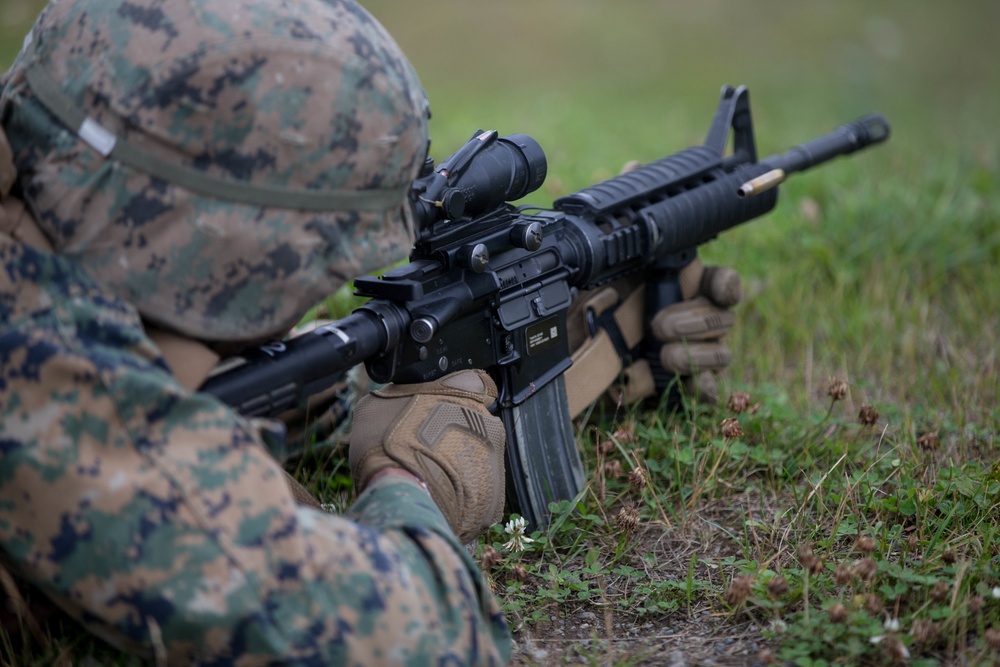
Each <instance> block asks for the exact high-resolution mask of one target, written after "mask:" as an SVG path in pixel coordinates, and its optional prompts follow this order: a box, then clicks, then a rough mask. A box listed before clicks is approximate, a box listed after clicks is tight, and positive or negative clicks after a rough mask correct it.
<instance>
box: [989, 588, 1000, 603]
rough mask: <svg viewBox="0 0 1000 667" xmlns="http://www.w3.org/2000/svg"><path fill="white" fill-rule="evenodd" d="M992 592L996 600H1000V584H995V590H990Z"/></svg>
mask: <svg viewBox="0 0 1000 667" xmlns="http://www.w3.org/2000/svg"><path fill="white" fill-rule="evenodd" d="M990 594H991V595H992V596H993V599H994V600H1000V586H994V587H993V590H992V591H990Z"/></svg>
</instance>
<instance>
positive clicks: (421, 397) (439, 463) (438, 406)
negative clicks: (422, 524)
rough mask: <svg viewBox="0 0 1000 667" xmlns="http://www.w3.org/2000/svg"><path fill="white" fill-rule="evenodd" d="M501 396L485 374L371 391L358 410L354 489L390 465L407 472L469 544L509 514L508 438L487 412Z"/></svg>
mask: <svg viewBox="0 0 1000 667" xmlns="http://www.w3.org/2000/svg"><path fill="white" fill-rule="evenodd" d="M496 398H497V388H496V385H495V384H494V382H493V379H492V378H490V376H489V375H488V374H487V373H485V372H484V371H479V370H465V371H458V372H456V373H451V374H450V375H446V376H444V377H442V378H439V379H437V380H434V381H433V382H426V383H420V384H390V385H388V386H386V387H384V388H382V389H379V390H376V391H373V392H371V393H370V394H368V395H367V396H365V397H364V398H362V399H361V400H360V401H358V404H357V406H356V407H355V411H354V425H353V429H352V431H351V444H350V463H351V476H352V477H353V479H354V484H355V487H356V488H357V489H358V491H361V490H363V489H364V488H365V486H366V485H367V484H368V483H369V481H371V479H372V477H373V476H374V475H375V474H376V473H378V472H379V471H381V470H385V469H386V468H404V469H406V470H408V471H409V472H411V473H413V474H414V475H416V476H417V477H418V478H420V480H421V481H423V482H424V484H426V485H427V488H428V490H429V491H430V494H431V497H432V498H433V499H434V502H435V503H437V505H438V507H439V508H440V509H441V512H442V513H443V514H444V516H445V518H446V519H447V520H448V524H449V525H450V526H451V528H452V530H453V531H454V532H455V534H456V535H457V536H458V539H459V540H460V541H461V542H462V544H468V543H469V542H471V541H472V540H474V539H475V538H476V537H478V536H479V535H480V534H482V533H483V532H485V531H486V530H487V529H488V528H489V527H490V526H492V525H493V524H495V523H498V522H499V521H500V520H501V518H502V516H503V507H504V491H505V480H504V439H505V434H504V428H503V422H502V421H501V420H500V419H499V418H498V417H494V416H493V415H491V414H490V413H489V411H488V410H487V407H488V406H490V405H492V404H493V402H494V401H495V400H496Z"/></svg>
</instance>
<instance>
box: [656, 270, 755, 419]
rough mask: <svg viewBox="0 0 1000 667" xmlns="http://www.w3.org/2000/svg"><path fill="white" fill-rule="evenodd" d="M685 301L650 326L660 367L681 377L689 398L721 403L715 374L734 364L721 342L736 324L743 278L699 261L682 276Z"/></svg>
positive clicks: (660, 313) (733, 271) (682, 273)
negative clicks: (736, 307) (658, 345)
mask: <svg viewBox="0 0 1000 667" xmlns="http://www.w3.org/2000/svg"><path fill="white" fill-rule="evenodd" d="M679 282H680V286H681V295H682V300H681V301H679V302H677V303H674V304H671V305H669V306H667V307H666V308H663V309H662V310H660V311H658V312H657V313H655V314H654V315H653V318H652V321H651V323H650V328H651V330H652V332H653V335H654V336H655V337H656V339H657V340H658V341H659V342H661V343H663V346H662V347H661V348H660V364H661V365H662V366H663V368H664V369H665V370H666V371H667V372H670V373H676V374H677V375H679V376H680V377H681V380H682V382H683V383H684V390H685V392H687V394H688V395H692V396H695V397H696V398H698V399H699V400H701V401H704V402H707V403H717V402H718V400H719V389H718V383H717V381H716V376H717V374H718V372H719V371H721V370H723V369H724V368H726V366H728V365H729V363H730V362H731V361H732V353H731V352H730V351H729V348H727V347H726V346H725V344H724V343H723V342H722V340H721V339H722V337H723V336H725V335H726V334H727V333H728V332H729V330H730V329H732V327H733V324H734V323H735V321H736V317H735V315H734V314H733V312H732V310H730V308H732V307H733V306H735V305H736V304H737V303H739V301H740V299H741V298H742V295H743V290H742V286H741V283H740V277H739V274H738V273H736V271H735V270H733V269H730V268H727V267H721V266H709V267H706V266H704V265H703V264H702V263H701V260H699V259H695V260H694V261H693V262H691V263H690V264H688V265H687V266H686V267H684V268H683V269H682V270H681V272H680V276H679Z"/></svg>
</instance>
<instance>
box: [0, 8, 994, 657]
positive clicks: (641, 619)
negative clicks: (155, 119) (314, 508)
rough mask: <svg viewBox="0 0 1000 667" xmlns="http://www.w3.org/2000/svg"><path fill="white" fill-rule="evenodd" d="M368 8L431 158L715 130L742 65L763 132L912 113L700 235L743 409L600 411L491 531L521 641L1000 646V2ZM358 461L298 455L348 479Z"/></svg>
mask: <svg viewBox="0 0 1000 667" xmlns="http://www.w3.org/2000/svg"><path fill="white" fill-rule="evenodd" d="M8 4H9V3H8ZM369 6H370V8H371V9H372V11H373V12H374V13H375V14H376V16H378V17H379V18H381V19H382V20H383V21H384V22H385V23H386V25H387V27H388V28H389V29H390V31H391V32H392V33H393V34H394V35H395V36H396V37H397V39H398V40H399V41H400V43H401V45H402V46H403V48H404V50H405V51H406V52H407V53H408V54H409V55H410V57H411V59H412V60H413V61H414V63H415V65H416V67H417V69H418V71H419V72H420V73H421V76H422V77H423V81H424V84H425V86H426V88H427V89H428V92H429V96H430V98H431V102H432V107H433V109H434V114H435V115H434V118H433V120H432V135H433V137H434V144H433V153H434V155H435V157H437V158H438V159H440V158H442V157H444V156H445V155H447V154H448V153H450V152H451V151H452V150H454V149H455V148H457V147H458V146H459V145H460V144H461V143H462V142H463V141H464V140H465V139H466V138H467V137H468V136H469V135H470V134H471V132H472V131H473V130H474V129H476V128H477V127H484V128H496V129H498V130H500V131H501V133H513V132H525V133H527V134H530V135H532V136H534V137H535V138H536V139H538V140H539V142H540V143H541V144H542V146H543V147H544V148H545V150H546V153H547V155H548V158H549V174H550V176H549V178H548V180H547V182H546V184H545V186H544V187H543V188H542V190H541V191H540V192H538V193H536V194H535V195H533V196H532V197H531V198H530V200H531V201H533V202H535V203H541V204H547V203H548V202H550V201H551V200H552V199H553V198H554V197H557V196H559V195H562V194H565V193H567V192H572V191H573V190H575V189H578V188H580V187H583V186H585V185H588V184H590V183H592V182H594V181H596V180H599V179H602V178H606V177H608V176H610V175H612V174H614V173H616V172H617V170H618V167H619V166H620V165H622V164H623V163H624V162H626V161H627V160H630V159H634V158H636V159H640V160H651V159H655V158H657V157H661V156H663V155H666V154H669V153H672V152H674V151H676V150H679V149H681V148H683V147H685V146H688V145H691V144H694V143H697V142H699V141H701V139H702V138H703V136H704V133H705V131H706V130H707V128H708V124H709V121H710V119H711V113H712V112H713V111H714V107H715V103H716V94H717V91H718V89H719V87H720V86H721V85H722V84H723V83H734V84H736V83H745V84H748V85H749V87H750V90H751V96H752V106H753V110H754V119H755V126H756V130H757V140H758V147H759V150H760V152H761V153H762V154H764V155H767V154H770V153H773V152H777V151H780V150H783V149H784V148H786V147H787V146H789V145H791V144H794V143H798V142H800V141H803V140H805V139H807V138H810V137H812V136H815V135H817V134H819V133H822V132H825V131H827V130H829V129H830V128H832V127H833V126H835V125H836V124H838V123H839V122H842V121H844V120H848V119H850V118H853V117H855V116H858V115H861V114H863V113H866V112H868V111H880V112H882V113H884V114H885V115H886V116H887V117H888V119H889V120H890V122H891V123H892V125H893V136H892V138H891V139H890V141H889V142H888V143H887V144H886V145H884V146H882V147H879V148H877V149H874V150H871V151H870V152H866V153H862V154H858V155H856V156H853V157H852V158H850V159H840V160H838V161H836V162H834V163H830V164H829V165H826V166H824V167H822V168H820V169H817V170H816V171H815V172H812V173H808V174H803V175H800V176H797V177H795V178H794V179H792V180H790V181H789V182H788V183H787V184H786V185H784V186H782V195H781V201H780V203H779V206H778V209H777V210H776V211H775V212H774V213H772V214H771V215H769V216H767V217H766V218H764V219H761V220H757V221H754V222H752V223H750V224H747V225H744V226H742V227H740V228H737V229H734V230H732V231H730V232H727V233H726V234H724V235H723V236H722V237H721V238H720V240H718V241H716V242H713V243H710V244H708V245H707V246H705V247H704V248H703V249H702V256H703V257H704V258H705V260H706V261H707V262H711V263H723V264H727V265H730V266H734V267H736V268H737V269H738V270H739V271H740V273H741V274H742V276H743V278H744V284H745V287H746V292H747V296H746V298H745V300H744V302H743V303H742V304H740V305H739V306H738V307H737V326H736V328H735V329H734V331H733V333H732V334H731V335H730V337H729V339H728V343H729V345H730V347H731V348H732V349H733V351H734V363H733V365H732V367H731V368H730V369H729V371H728V372H727V375H726V378H725V380H724V391H723V395H724V396H729V395H731V394H734V393H735V392H745V393H746V394H748V395H749V405H750V406H751V407H750V409H748V410H745V411H742V412H736V411H734V410H732V409H730V408H728V407H726V406H724V405H723V406H719V407H717V408H711V409H710V408H705V407H703V406H698V405H694V404H687V405H686V407H685V409H684V410H683V411H682V412H680V413H678V414H666V413H664V412H662V411H659V410H655V409H653V410H650V409H641V410H640V409H637V408H634V407H624V408H619V409H615V408H614V406H610V407H608V406H604V407H602V408H601V409H597V410H595V411H593V412H592V413H590V415H589V416H588V418H587V419H585V420H582V421H581V422H579V423H578V425H577V427H578V429H579V439H580V444H581V448H582V451H583V452H584V455H585V463H586V467H587V470H588V473H589V481H588V485H587V487H586V489H585V492H584V493H583V494H582V496H581V497H580V499H579V501H578V502H575V503H563V504H562V505H561V506H560V507H558V508H557V509H558V513H557V520H556V521H555V522H554V523H553V525H552V526H551V527H550V528H549V529H548V530H547V531H545V532H541V533H536V534H535V535H533V536H532V537H533V538H534V541H533V542H530V543H527V544H526V545H525V549H524V550H523V551H517V552H515V551H512V550H510V549H505V548H504V544H505V543H506V542H507V541H508V540H509V539H510V536H509V535H508V534H506V533H505V532H504V531H503V528H502V526H498V527H496V528H494V530H493V532H491V534H490V535H488V536H487V537H486V538H484V539H483V540H482V541H481V543H480V545H479V550H478V555H479V556H480V557H481V558H482V559H483V562H484V571H485V572H486V573H487V575H488V577H489V578H490V581H491V582H492V584H493V586H494V590H495V591H496V592H497V594H498V596H499V597H500V599H501V601H502V603H503V604H504V607H505V609H506V612H507V617H508V620H509V621H510V623H511V625H512V627H513V629H514V630H515V635H516V638H517V641H518V652H517V655H516V659H515V660H516V662H517V663H519V664H562V663H564V662H579V663H582V664H622V665H626V664H639V663H642V662H643V661H646V662H648V663H652V664H662V663H665V662H669V660H670V659H671V653H672V652H673V651H677V650H682V651H683V652H684V654H683V655H685V656H686V657H687V659H688V660H689V661H692V662H693V661H695V660H698V659H704V660H708V659H711V660H715V661H716V662H717V664H727V663H733V664H748V663H749V664H752V663H754V662H757V663H763V664H767V663H769V662H772V661H773V662H774V663H775V664H782V663H784V664H794V665H803V666H806V665H833V664H849V665H867V664H872V665H874V664H885V663H890V664H912V665H937V664H941V665H953V664H954V665H957V664H991V663H993V662H994V661H995V660H997V659H998V658H1000V653H998V648H997V647H998V645H1000V599H998V597H997V596H998V595H1000V588H998V587H1000V548H998V545H997V541H996V539H995V538H996V536H997V532H998V530H1000V523H998V520H997V515H998V514H997V511H998V503H1000V468H998V466H997V463H998V461H1000V457H998V452H1000V443H998V441H997V432H998V429H1000V407H998V406H1000V379H998V378H1000V360H998V352H997V350H998V344H997V338H998V333H1000V314H998V308H997V303H998V301H997V299H998V297H997V294H998V292H1000V268H998V267H1000V186H998V180H1000V156H998V147H1000V133H998V131H997V129H996V121H995V115H996V113H995V110H996V109H997V108H1000V104H998V102H1000V99H998V98H1000V93H998V90H997V88H996V81H1000V65H998V63H1000V46H998V44H997V43H996V40H995V37H994V34H993V33H994V32H995V26H996V25H998V23H1000V6H998V5H996V4H995V3H990V2H968V3H961V4H957V3H952V4H950V5H947V6H945V5H943V4H933V3H906V4H903V3H901V2H890V3H886V4H883V5H880V6H879V7H878V8H877V9H870V8H869V6H868V4H867V3H862V2H842V3H814V2H807V3H796V4H795V5H788V4H786V3H777V2H759V3H753V4H749V3H747V4H744V3H740V4H726V3H721V2H702V3H681V4H674V3H670V4H668V3H661V4H656V3H643V4H635V5H623V4H622V3H615V4H611V3H607V4H604V3H597V2H591V1H583V2H581V1H579V0H577V1H576V2H568V1H566V0H563V1H558V2H550V3H535V4H532V5H528V4H527V3H521V2H512V3H485V2H481V1H468V0H462V1H459V0H450V1H447V2H442V3H439V4H435V5H434V7H433V8H428V7H426V6H424V5H421V4H419V3H398V2H389V1H388V0H386V1H378V2H371V3H369ZM4 7H5V5H3V4H0V10H3V9H4ZM4 13H5V12H4V11H0V15H2V14H4ZM2 29H3V30H6V31H7V32H4V33H3V34H2V37H3V39H0V44H3V45H4V46H5V47H6V46H7V45H8V44H16V43H19V34H18V37H17V40H16V41H11V39H8V36H9V35H12V34H14V31H13V29H12V28H9V27H8V26H2ZM0 57H3V54H0ZM8 60H9V58H8ZM832 378H837V379H842V380H844V381H845V382H846V384H847V392H846V394H841V393H838V392H835V393H834V395H833V396H831V395H830V393H829V390H830V386H831V379H832ZM863 406H870V407H871V408H872V409H873V410H874V411H876V412H877V413H878V415H877V417H874V418H873V417H872V415H871V413H868V417H867V419H866V421H867V422H870V423H862V422H861V419H860V413H861V410H862V407H863ZM726 420H735V422H733V421H726ZM724 422H725V426H724ZM735 426H738V428H736V427H735ZM318 470H322V474H320V473H319V472H317V471H318ZM637 471H639V472H637ZM344 472H345V470H344V468H343V464H342V462H340V461H339V460H337V459H335V458H334V459H331V460H329V461H326V462H324V463H323V465H322V466H320V465H311V466H308V470H307V468H306V467H305V466H304V467H303V468H301V469H300V471H299V474H300V476H301V477H302V478H303V479H304V480H305V481H306V482H307V483H309V484H311V485H312V486H313V488H315V489H316V490H317V492H318V493H319V495H321V496H323V500H324V501H328V502H334V503H341V504H342V503H344V502H346V500H347V499H348V498H349V489H347V488H345V485H344V483H343V481H342V480H344V478H345V475H344ZM330 480H333V481H332V482H331V481H330ZM337 480H341V481H337ZM897 624H898V625H897ZM79 646H80V643H79V642H76V643H74V642H73V641H72V640H71V641H70V642H69V644H61V643H59V642H56V644H55V647H56V649H54V650H57V651H58V650H66V651H71V652H73V653H74V654H75V655H77V656H79V655H86V654H87V653H88V652H89V650H90V649H89V648H87V649H83V648H79ZM86 646H89V644H88V645H86ZM10 655H11V653H10V651H9V650H8V652H7V653H4V649H3V644H2V643H0V659H3V660H7V661H8V662H9V661H11V660H13V661H14V662H17V663H18V664H20V663H21V662H29V661H30V660H31V659H32V658H31V656H30V655H29V656H19V657H21V658H24V659H23V660H20V661H19V660H17V659H14V658H10V657H9V656H10ZM45 655H46V656H51V655H52V653H46V654H45ZM98 655H101V654H100V653H98ZM3 656H7V657H3ZM36 662H37V663H38V664H43V663H45V662H48V660H47V659H43V658H42V657H40V656H39V657H38V658H37V659H36Z"/></svg>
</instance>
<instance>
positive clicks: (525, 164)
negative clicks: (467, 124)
mask: <svg viewBox="0 0 1000 667" xmlns="http://www.w3.org/2000/svg"><path fill="white" fill-rule="evenodd" d="M547 169H548V165H547V163H546V161H545V152H544V151H543V150H542V147H541V146H539V145H538V142H537V141H535V140H534V139H532V138H531V137H529V136H528V135H526V134H511V135H508V136H505V137H499V136H497V133H496V131H495V130H490V131H487V132H483V131H482V130H477V131H476V133H475V134H474V135H473V136H472V138H471V139H469V141H467V142H466V143H465V145H464V146H463V147H462V148H460V149H459V150H458V151H457V152H455V153H454V154H453V155H451V156H450V157H449V158H448V159H446V160H445V161H444V162H442V163H441V164H440V165H438V167H437V169H435V168H434V163H433V161H432V160H431V158H427V164H426V165H425V167H424V173H423V174H422V175H421V176H420V177H419V178H418V179H417V180H416V181H414V183H413V187H412V188H411V190H410V201H411V204H412V207H413V212H414V215H415V216H416V218H417V224H418V226H419V228H420V229H428V228H430V227H431V226H432V225H433V224H434V223H435V222H438V221H439V220H455V219H458V218H463V217H474V216H476V215H480V214H482V213H486V212H489V211H492V210H494V209H496V208H498V207H500V205H501V204H503V203H504V202H507V201H514V200H515V199H520V198H521V197H524V196H525V195H527V194H529V193H531V192H534V191H535V190H537V189H538V188H539V187H540V186H541V185H542V183H544V182H545V175H546V171H547Z"/></svg>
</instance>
